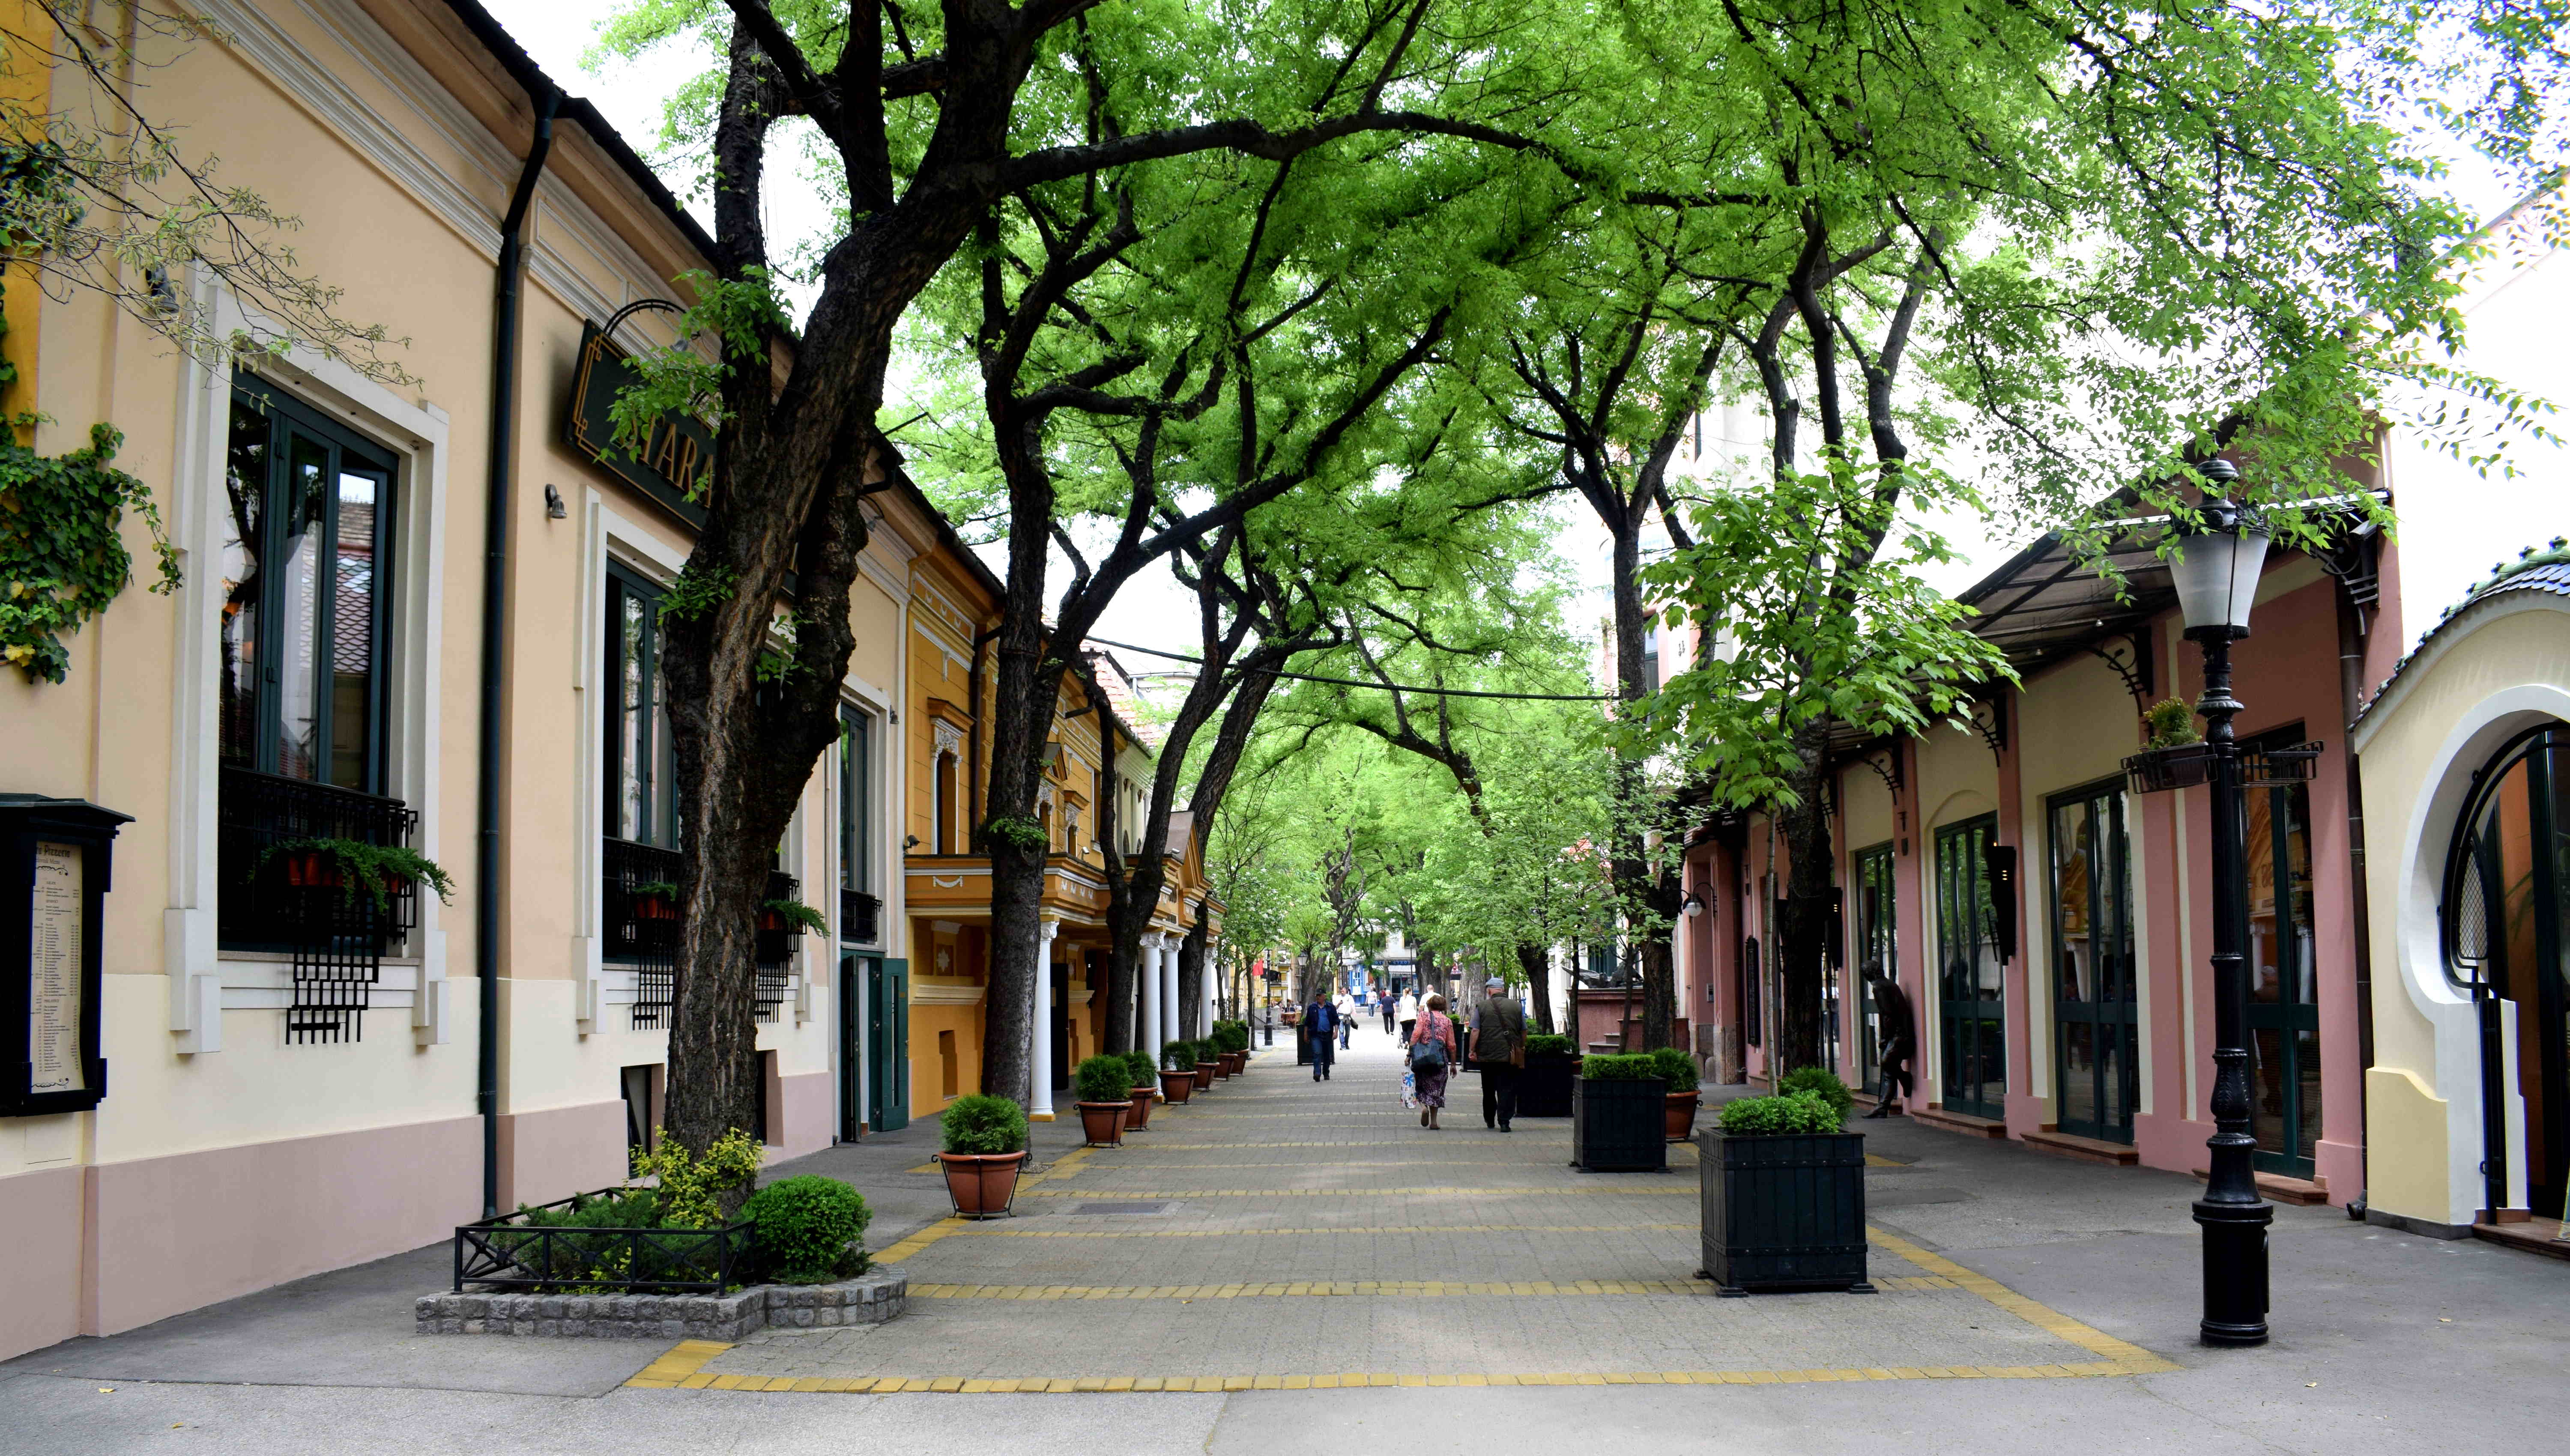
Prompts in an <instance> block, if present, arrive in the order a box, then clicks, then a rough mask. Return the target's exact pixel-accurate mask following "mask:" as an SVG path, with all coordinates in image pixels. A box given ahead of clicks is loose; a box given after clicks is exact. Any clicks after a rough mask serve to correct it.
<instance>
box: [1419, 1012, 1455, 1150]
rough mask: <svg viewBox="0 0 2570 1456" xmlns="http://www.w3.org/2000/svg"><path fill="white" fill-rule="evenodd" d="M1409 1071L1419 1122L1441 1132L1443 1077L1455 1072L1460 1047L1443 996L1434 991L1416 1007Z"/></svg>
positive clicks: (1445, 1077) (1453, 1023)
mask: <svg viewBox="0 0 2570 1456" xmlns="http://www.w3.org/2000/svg"><path fill="white" fill-rule="evenodd" d="M1409 1046H1410V1074H1411V1077H1412V1079H1413V1081H1414V1082H1415V1084H1416V1086H1417V1091H1416V1093H1415V1094H1414V1095H1415V1096H1417V1098H1418V1099H1419V1125H1420V1126H1421V1127H1424V1128H1427V1129H1428V1130H1429V1131H1431V1132H1442V1131H1444V1129H1443V1128H1441V1127H1440V1126H1439V1125H1438V1121H1437V1114H1438V1113H1439V1112H1441V1111H1443V1110H1444V1109H1445V1106H1446V1080H1447V1078H1448V1077H1450V1076H1452V1075H1453V1074H1454V1071H1455V1061H1456V1058H1457V1057H1458V1056H1460V1055H1461V1054H1462V1052H1463V1048H1462V1047H1461V1046H1459V1045H1458V1044H1457V1043H1456V1040H1455V1022H1454V1020H1453V1018H1451V1017H1449V1016H1448V1015H1447V1014H1446V998H1445V997H1444V996H1441V995H1439V994H1437V993H1436V992H1434V991H1431V992H1429V993H1428V1004H1427V1005H1425V1006H1422V1007H1421V1008H1420V1010H1419V1022H1418V1029H1417V1030H1415V1031H1413V1032H1412V1033H1411V1036H1410V1042H1409Z"/></svg>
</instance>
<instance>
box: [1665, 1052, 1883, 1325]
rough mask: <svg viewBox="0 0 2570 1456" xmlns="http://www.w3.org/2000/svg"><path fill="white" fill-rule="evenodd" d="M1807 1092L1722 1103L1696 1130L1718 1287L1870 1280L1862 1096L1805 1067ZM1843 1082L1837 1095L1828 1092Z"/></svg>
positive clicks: (1802, 1086)
mask: <svg viewBox="0 0 2570 1456" xmlns="http://www.w3.org/2000/svg"><path fill="white" fill-rule="evenodd" d="M1780 1085H1798V1086H1799V1090H1795V1091H1790V1092H1786V1093H1784V1094H1782V1095H1779V1096H1775V1097H1743V1098H1739V1099H1737V1100H1735V1101H1732V1102H1727V1103H1724V1104H1723V1107H1722V1112H1721V1115H1720V1116H1719V1117H1717V1118H1716V1119H1715V1124H1714V1126H1713V1127H1710V1128H1707V1129H1706V1130H1705V1131H1703V1132H1701V1133H1698V1134H1697V1135H1696V1147H1697V1148H1698V1149H1699V1150H1700V1151H1701V1156H1700V1157H1699V1159H1698V1160H1697V1168H1698V1177H1699V1178H1700V1180H1701V1190H1702V1197H1703V1210H1704V1216H1703V1242H1704V1269H1703V1271H1702V1275H1703V1277H1705V1278H1709V1279H1711V1280H1713V1281H1714V1283H1715V1284H1717V1285H1719V1286H1720V1287H1719V1288H1718V1290H1717V1292H1719V1293H1723V1294H1742V1293H1746V1292H1748V1291H1749V1290H1752V1289H1846V1290H1849V1291H1850V1292H1853V1293H1864V1294H1870V1293H1872V1292H1874V1285H1872V1284H1871V1283H1868V1282H1867V1281H1866V1277H1865V1134H1863V1133H1851V1132H1847V1131H1844V1128H1845V1126H1846V1123H1845V1118H1846V1115H1847V1109H1848V1108H1849V1107H1852V1106H1853V1105H1854V1103H1855V1099H1854V1098H1853V1097H1851V1096H1849V1094H1848V1090H1847V1087H1846V1086H1845V1084H1843V1083H1841V1082H1840V1081H1839V1079H1838V1078H1837V1077H1835V1076H1833V1075H1831V1074H1830V1073H1829V1072H1827V1071H1825V1070H1823V1069H1821V1068H1818V1067H1809V1068H1801V1069H1798V1070H1796V1071H1794V1072H1791V1073H1788V1074H1787V1075H1786V1076H1785V1078H1784V1079H1782V1082H1780ZM1832 1088H1835V1089H1836V1091H1837V1093H1838V1096H1837V1097H1836V1098H1832V1097H1831V1096H1829V1095H1828V1094H1829V1091H1830V1089H1832Z"/></svg>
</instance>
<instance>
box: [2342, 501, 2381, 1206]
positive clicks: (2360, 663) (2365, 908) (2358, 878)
mask: <svg viewBox="0 0 2570 1456" xmlns="http://www.w3.org/2000/svg"><path fill="white" fill-rule="evenodd" d="M2358 549H2362V546H2361V545H2360V544H2359V546H2358ZM2337 597H2338V695H2339V721H2340V722H2341V723H2343V724H2349V725H2353V724H2354V723H2355V722H2356V712H2357V710H2358V709H2359V708H2361V707H2362V706H2363V701H2364V641H2365V637H2366V635H2367V634H2366V631H2365V625H2366V624H2365V621H2364V613H2363V608H2362V607H2360V606H2358V605H2357V604H2356V596H2355V591H2354V588H2353V585H2352V583H2350V582H2349V581H2347V580H2346V579H2344V578H2342V579H2341V580H2340V582H2339V588H2338V591H2337ZM2347 864H2348V872H2349V876H2350V878H2349V882H2348V883H2349V891H2350V895H2351V902H2350V909H2351V910H2352V911H2353V913H2354V917H2355V920H2356V1066H2357V1068H2358V1070H2357V1073H2356V1137H2357V1139H2358V1142H2359V1145H2360V1146H2362V1147H2365V1148H2367V1149H2370V1148H2371V1147H2372V1145H2373V1136H2372V1135H2373V1109H2372V1106H2371V1104H2370V1103H2369V1102H2368V1101H2367V1099H2366V1096H2365V1090H2364V1083H2365V1077H2366V1074H2367V1073H2370V1072H2371V1071H2372V1070H2373V914H2372V906H2371V897H2370V894H2369V892H2368V891H2367V890H2366V888H2365V884H2364V773H2363V765H2362V764H2360V763H2358V762H2357V761H2356V745H2355V744H2353V743H2351V744H2349V745H2348V747H2347ZM2368 1202H2369V1200H2368V1199H2367V1197H2366V1196H2365V1194H2364V1193H2363V1192H2361V1191H2359V1192H2358V1193H2357V1195H2356V1197H2355V1198H2353V1199H2350V1200H2348V1205H2347V1207H2348V1216H2349V1217H2350V1218H2362V1217H2363V1216H2364V1207H2365V1205H2366V1204H2367V1203H2368Z"/></svg>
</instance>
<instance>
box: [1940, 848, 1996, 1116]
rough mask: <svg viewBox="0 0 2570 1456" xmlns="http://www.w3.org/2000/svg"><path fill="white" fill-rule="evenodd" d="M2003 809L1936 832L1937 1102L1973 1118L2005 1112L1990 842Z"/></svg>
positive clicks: (1950, 1109)
mask: <svg viewBox="0 0 2570 1456" xmlns="http://www.w3.org/2000/svg"><path fill="white" fill-rule="evenodd" d="M1997 832H1998V816H1997V815H1994V814H1984V815H1982V816H1981V817H1980V818H1978V819H1967V820H1965V821H1963V822H1962V823H1961V824H1956V825H1949V826H1947V827H1945V828H1943V829H1940V830H1938V831H1936V964H1937V966H1938V973H1937V979H1936V1024H1937V1030H1938V1034H1939V1035H1938V1045H1937V1051H1938V1052H1939V1054H1940V1057H1939V1062H1940V1064H1939V1066H1938V1068H1937V1101H1938V1102H1939V1103H1941V1104H1942V1105H1943V1106H1944V1107H1945V1108H1946V1110H1948V1111H1951V1112H1961V1113H1968V1114H1970V1115H1971V1116H1973V1117H1987V1118H2000V1117H2004V1116H2006V1115H2007V1112H2006V1108H2005V1106H2004V1103H2005V1100H2006V1097H2007V1002H2006V999H2005V997H2006V991H2005V989H2004V988H2003V982H2002V980H2001V974H2000V972H2001V962H2000V960H1999V942H1998V911H1997V909H1996V908H1995V907H1994V906H1993V905H1992V904H1991V903H1990V879H1989V848H1990V844H1991V841H1992V840H1993V838H1994V837H1995V836H1996V834H1997Z"/></svg>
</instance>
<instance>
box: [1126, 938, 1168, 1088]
mask: <svg viewBox="0 0 2570 1456" xmlns="http://www.w3.org/2000/svg"><path fill="white" fill-rule="evenodd" d="M1133 973H1134V975H1136V976H1137V977H1139V978H1140V979H1141V982H1142V987H1141V989H1142V1042H1143V1046H1142V1049H1143V1050H1144V1051H1147V1052H1149V1053H1150V1054H1151V1059H1152V1060H1153V1061H1158V1060H1159V1058H1160V1043H1162V1042H1164V1041H1167V1040H1168V1039H1169V1033H1168V1031H1167V1029H1166V1028H1165V1027H1163V1026H1161V1024H1160V937H1159V936H1157V935H1150V934H1146V935H1144V936H1143V937H1142V958H1141V959H1140V960H1138V961H1136V962H1134V965H1133Z"/></svg>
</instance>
